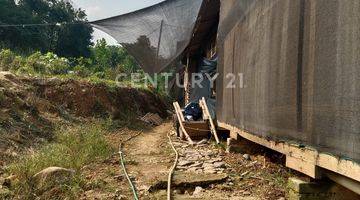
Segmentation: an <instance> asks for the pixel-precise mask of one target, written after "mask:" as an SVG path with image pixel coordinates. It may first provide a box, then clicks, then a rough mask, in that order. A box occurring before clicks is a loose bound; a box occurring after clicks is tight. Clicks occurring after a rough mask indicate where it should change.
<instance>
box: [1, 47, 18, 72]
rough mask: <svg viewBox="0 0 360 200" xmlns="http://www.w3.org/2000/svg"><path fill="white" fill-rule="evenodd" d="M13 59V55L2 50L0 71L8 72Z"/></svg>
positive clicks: (8, 51) (9, 51)
mask: <svg viewBox="0 0 360 200" xmlns="http://www.w3.org/2000/svg"><path fill="white" fill-rule="evenodd" d="M14 59H15V54H14V53H13V52H12V51H11V50H9V49H3V50H1V51H0V69H2V70H3V71H9V70H10V68H11V64H12V63H13V61H14Z"/></svg>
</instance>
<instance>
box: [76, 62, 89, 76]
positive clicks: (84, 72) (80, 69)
mask: <svg viewBox="0 0 360 200" xmlns="http://www.w3.org/2000/svg"><path fill="white" fill-rule="evenodd" d="M74 72H75V74H76V75H78V76H80V77H82V78H85V77H88V76H90V74H91V71H90V70H89V69H88V68H86V67H85V66H84V65H77V66H75V67H74Z"/></svg>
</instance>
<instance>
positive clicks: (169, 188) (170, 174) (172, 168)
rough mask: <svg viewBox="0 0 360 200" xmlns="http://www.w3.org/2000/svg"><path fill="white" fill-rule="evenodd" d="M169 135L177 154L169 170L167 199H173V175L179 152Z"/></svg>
mask: <svg viewBox="0 0 360 200" xmlns="http://www.w3.org/2000/svg"><path fill="white" fill-rule="evenodd" d="M167 136H168V138H169V142H170V145H171V148H172V149H173V150H174V152H175V155H176V158H175V161H174V165H173V166H172V167H171V169H170V172H169V177H168V185H167V200H171V179H172V175H173V173H174V170H175V168H176V165H177V162H178V159H179V153H178V152H177V150H176V148H175V147H174V144H173V143H172V141H171V137H170V135H169V134H168V135H167Z"/></svg>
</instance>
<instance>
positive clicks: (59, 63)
mask: <svg viewBox="0 0 360 200" xmlns="http://www.w3.org/2000/svg"><path fill="white" fill-rule="evenodd" d="M43 61H44V62H45V63H46V73H47V74H53V75H58V74H66V73H67V72H68V70H69V69H70V63H69V60H68V59H66V58H60V57H58V56H57V55H56V54H54V53H51V52H49V53H47V54H46V55H45V56H43Z"/></svg>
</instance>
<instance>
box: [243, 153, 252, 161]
mask: <svg viewBox="0 0 360 200" xmlns="http://www.w3.org/2000/svg"><path fill="white" fill-rule="evenodd" d="M243 158H244V159H245V160H251V158H250V155H249V154H244V155H243Z"/></svg>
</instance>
